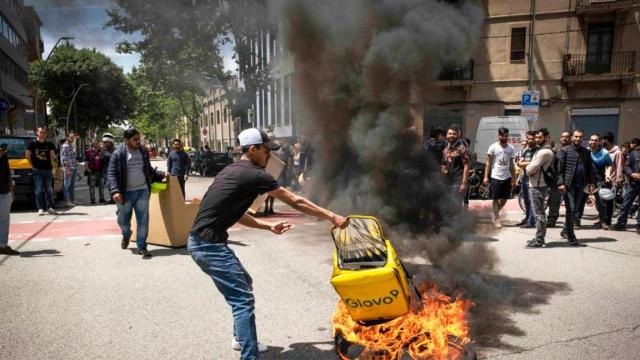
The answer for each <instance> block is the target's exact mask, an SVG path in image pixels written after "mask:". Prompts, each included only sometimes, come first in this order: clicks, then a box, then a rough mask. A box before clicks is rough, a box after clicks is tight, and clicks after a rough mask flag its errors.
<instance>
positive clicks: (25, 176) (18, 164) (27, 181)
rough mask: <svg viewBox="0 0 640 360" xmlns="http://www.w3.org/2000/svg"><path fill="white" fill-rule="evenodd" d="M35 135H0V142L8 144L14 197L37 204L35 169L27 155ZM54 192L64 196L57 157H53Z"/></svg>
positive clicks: (57, 195)
mask: <svg viewBox="0 0 640 360" xmlns="http://www.w3.org/2000/svg"><path fill="white" fill-rule="evenodd" d="M35 140H36V138H35V136H12V135H2V136H0V143H4V144H7V156H8V157H9V169H10V170H11V178H12V179H13V182H14V189H13V192H14V198H15V200H16V201H29V202H32V203H33V204H34V206H35V185H34V181H33V170H32V169H31V165H30V164H29V161H28V160H27V158H26V157H25V154H26V151H27V148H28V147H29V143H30V142H32V141H35ZM53 168H54V175H53V184H52V186H53V192H54V195H55V196H56V197H57V198H62V185H63V182H64V180H63V175H62V169H60V166H58V162H57V161H56V159H53Z"/></svg>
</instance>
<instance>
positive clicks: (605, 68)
mask: <svg viewBox="0 0 640 360" xmlns="http://www.w3.org/2000/svg"><path fill="white" fill-rule="evenodd" d="M585 1H586V0H585ZM635 63H636V52H635V51H620V52H614V53H586V54H567V55H565V56H564V64H563V66H564V76H565V77H581V76H588V75H605V74H608V75H625V74H632V73H635Z"/></svg>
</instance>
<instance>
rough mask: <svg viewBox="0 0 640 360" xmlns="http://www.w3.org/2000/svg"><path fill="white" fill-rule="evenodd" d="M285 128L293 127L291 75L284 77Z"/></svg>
mask: <svg viewBox="0 0 640 360" xmlns="http://www.w3.org/2000/svg"><path fill="white" fill-rule="evenodd" d="M283 80H284V91H283V92H284V94H283V95H284V126H289V125H291V75H287V76H285V77H284V79H283Z"/></svg>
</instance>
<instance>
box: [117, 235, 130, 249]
mask: <svg viewBox="0 0 640 360" xmlns="http://www.w3.org/2000/svg"><path fill="white" fill-rule="evenodd" d="M130 241H131V237H124V235H123V236H122V240H120V248H121V249H122V250H125V249H126V248H128V247H129V242H130Z"/></svg>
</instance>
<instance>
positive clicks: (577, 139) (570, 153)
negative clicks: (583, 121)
mask: <svg viewBox="0 0 640 360" xmlns="http://www.w3.org/2000/svg"><path fill="white" fill-rule="evenodd" d="M583 137H584V130H581V129H578V130H574V131H573V135H572V137H571V144H569V145H567V146H565V147H563V148H562V149H560V151H559V152H558V190H559V191H560V193H562V194H564V206H565V209H566V213H565V218H566V221H565V223H564V228H563V229H562V232H561V233H560V235H561V236H562V237H563V238H565V239H567V240H569V244H571V245H574V246H580V245H581V243H580V242H579V241H578V239H577V238H576V235H575V232H574V229H573V227H574V223H575V219H576V210H577V207H578V205H579V204H580V202H581V200H582V197H583V196H585V193H584V188H585V186H593V184H594V183H595V172H594V171H593V164H592V161H591V153H590V151H589V150H587V149H586V148H585V147H583V146H582V138H583Z"/></svg>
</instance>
